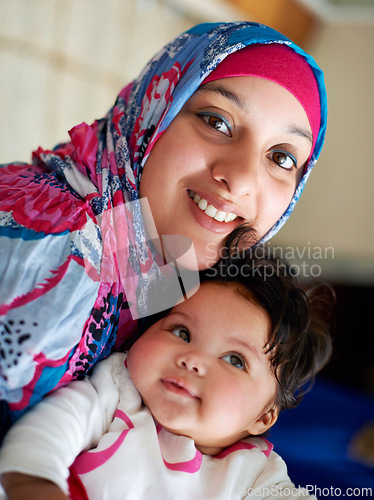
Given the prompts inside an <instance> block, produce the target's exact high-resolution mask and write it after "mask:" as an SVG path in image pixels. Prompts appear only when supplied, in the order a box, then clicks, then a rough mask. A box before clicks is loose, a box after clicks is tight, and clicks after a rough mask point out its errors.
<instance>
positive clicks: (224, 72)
mask: <svg viewBox="0 0 374 500" xmlns="http://www.w3.org/2000/svg"><path fill="white" fill-rule="evenodd" d="M230 76H257V77H260V78H266V79H267V80H271V81H273V82H275V83H277V84H278V85H281V86H282V87H284V88H285V89H287V90H288V91H289V92H291V94H292V95H293V96H294V97H296V99H297V100H298V101H299V103H300V104H301V105H302V107H303V108H304V111H305V113H306V115H307V117H308V120H309V123H310V126H311V129H312V135H313V147H312V151H313V150H314V145H315V143H316V140H317V137H318V132H319V128H320V123H321V109H320V100H319V92H318V86H317V82H316V79H315V77H314V74H313V71H312V69H311V67H310V66H309V64H308V63H307V62H306V61H305V59H304V58H303V57H302V56H301V55H299V54H297V53H296V52H295V51H294V50H292V49H291V48H289V47H287V45H284V44H279V43H272V44H255V45H249V46H247V47H245V48H243V49H240V50H238V51H236V52H234V53H233V54H230V55H228V56H227V57H226V58H225V59H224V60H223V61H222V62H221V63H220V64H219V65H218V66H217V68H216V69H215V70H214V71H212V73H210V74H209V75H208V76H207V77H206V79H205V80H204V81H203V83H208V82H211V81H212V80H218V79H219V78H227V77H230Z"/></svg>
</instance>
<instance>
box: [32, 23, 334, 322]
mask: <svg viewBox="0 0 374 500" xmlns="http://www.w3.org/2000/svg"><path fill="white" fill-rule="evenodd" d="M257 44H259V45H268V44H278V45H281V46H285V47H287V48H288V50H289V51H292V53H293V54H295V56H297V58H299V59H301V60H302V61H303V63H302V66H303V67H307V68H308V71H309V72H312V73H313V75H314V77H315V81H314V85H315V88H316V89H317V91H316V90H315V89H314V94H313V99H312V100H311V102H312V105H310V103H309V104H305V103H306V102H307V101H308V99H307V98H306V97H303V95H304V94H303V85H302V84H299V85H298V86H297V91H298V92H299V94H298V96H297V97H298V98H299V100H300V99H301V101H302V105H303V107H304V109H305V110H306V112H307V115H308V118H309V120H310V121H311V113H312V114H313V113H314V114H313V119H312V122H311V125H312V130H313V143H314V145H313V150H312V152H311V155H310V158H309V160H308V163H307V165H306V167H305V169H304V172H303V175H302V178H301V180H300V182H299V184H298V186H297V188H296V190H295V193H294V195H293V198H292V200H291V202H290V204H289V206H288V208H287V209H286V211H285V212H284V213H283V215H282V216H281V217H280V218H279V220H278V221H276V222H275V224H274V226H273V227H272V228H271V229H270V230H269V231H268V233H267V234H266V235H265V236H264V237H263V238H262V240H261V242H260V243H264V242H265V241H267V240H269V239H270V238H271V237H272V236H273V235H274V234H275V233H276V232H277V231H278V230H279V229H280V228H281V227H282V226H283V224H284V223H285V222H286V221H287V219H288V217H289V215H290V214H291V212H292V211H293V209H294V207H295V204H296V202H297V200H298V199H299V197H300V195H301V193H302V191H303V189H304V186H305V183H306V181H307V179H308V177H309V174H310V172H311V170H312V168H313V166H314V164H315V163H316V161H317V159H318V157H319V154H320V152H321V148H322V145H323V141H324V137H325V131H326V118H327V104H326V102H327V100H326V90H325V85H324V79H323V73H322V71H321V69H320V68H319V67H318V66H317V64H316V62H315V61H314V59H313V58H312V57H311V56H310V55H308V54H307V53H305V52H304V51H303V50H302V49H301V48H300V47H298V46H297V45H296V44H295V43H294V42H292V41H291V40H289V39H288V38H287V37H285V36H284V35H282V34H281V33H279V32H277V31H275V30H273V29H272V28H269V27H267V26H264V25H261V24H257V23H252V22H244V21H239V22H232V23H207V24H201V25H198V26H195V27H194V28H192V29H190V30H188V31H187V32H185V33H182V34H181V35H180V36H178V37H177V38H175V39H174V40H173V41H171V42H170V43H169V44H167V45H166V46H165V47H164V48H162V49H161V50H160V51H159V52H158V53H157V54H156V55H155V56H154V57H153V58H152V59H151V60H150V61H149V62H148V64H147V65H146V66H145V68H144V69H143V71H142V72H141V73H140V75H139V76H138V77H137V78H136V79H135V80H134V81H132V82H131V83H130V84H129V85H127V86H126V87H124V88H123V89H122V90H121V92H120V93H119V95H118V97H117V100H116V101H115V104H114V106H113V107H112V108H111V109H110V110H109V112H108V114H107V115H106V116H105V117H104V118H102V119H100V120H97V121H95V122H94V123H93V124H92V125H87V124H85V123H82V124H80V125H78V126H76V127H74V128H73V129H72V130H71V131H70V132H69V133H70V137H71V142H69V143H66V144H62V145H59V146H58V147H57V148H55V150H53V151H44V150H41V149H39V150H38V151H37V152H36V153H35V154H34V162H36V163H38V164H40V163H42V164H44V165H47V166H48V167H50V168H53V169H55V170H57V172H58V173H59V174H60V176H63V177H64V178H65V179H66V181H67V182H68V183H69V184H70V186H71V187H72V188H73V189H74V190H75V191H76V192H78V193H79V194H80V195H81V196H82V197H84V198H85V199H87V200H88V201H89V203H90V204H91V206H92V208H93V210H94V212H95V213H96V214H97V215H98V216H99V217H100V216H101V217H102V220H101V226H102V238H103V242H104V246H105V242H106V248H107V253H108V258H107V259H103V261H102V263H101V266H102V267H101V273H103V269H107V272H108V273H109V275H110V277H111V279H113V276H114V275H116V273H117V274H118V268H122V269H123V268H125V269H126V270H125V272H122V277H121V279H122V281H123V282H124V283H125V285H124V288H125V290H126V295H129V294H130V295H131V294H132V295H131V296H130V297H128V298H129V299H130V302H133V303H138V306H139V308H140V310H141V309H142V308H143V309H144V307H146V294H147V289H148V286H149V283H150V279H151V276H152V274H154V273H156V274H157V273H159V269H158V264H157V263H156V261H157V257H156V256H155V252H154V249H153V248H152V245H149V244H148V241H149V240H150V239H152V238H153V237H157V233H155V232H152V231H151V232H152V234H151V235H150V234H149V230H148V235H147V234H146V233H145V229H144V224H143V219H142V213H141V212H142V211H141V203H140V202H139V197H138V193H139V185H140V180H141V175H142V172H143V169H144V168H147V158H148V157H149V155H150V154H151V152H152V148H153V146H154V144H155V143H156V141H157V140H158V138H159V137H160V136H161V135H162V133H163V132H164V131H165V130H166V129H167V127H168V126H169V125H170V123H171V122H172V120H173V118H174V117H175V116H176V115H177V114H178V112H179V111H180V110H181V108H182V107H183V105H184V104H185V103H186V101H187V100H188V99H189V98H190V97H191V96H192V94H193V93H194V92H195V91H196V90H197V88H198V87H199V86H200V85H201V84H202V83H203V82H204V80H205V81H208V80H209V75H211V74H212V75H214V71H219V68H220V64H221V63H222V66H223V64H224V60H225V59H226V58H228V59H227V60H229V57H230V55H234V56H237V58H238V59H240V56H241V54H244V52H245V51H243V52H241V51H242V49H245V48H246V47H248V46H251V45H252V46H254V45H257ZM259 60H261V57H260V58H259ZM212 72H213V73H212ZM265 73H266V71H265ZM265 77H268V76H267V74H266V76H265ZM269 78H270V77H269ZM278 80H279V79H278ZM289 81H292V78H290V79H289ZM277 83H280V82H279V81H277ZM302 83H303V82H302ZM280 84H282V85H283V86H286V85H285V84H283V81H282V83H280ZM290 91H292V92H293V93H294V95H295V91H294V89H293V90H290ZM316 92H317V94H318V95H317V97H316ZM305 93H306V92H305ZM318 101H319V102H318ZM308 102H309V101H308ZM316 102H317V103H318V105H319V106H318V107H317V108H318V109H317V112H316V111H315V108H316V106H313V104H315V103H316ZM308 106H309V108H308V110H309V111H307V107H308ZM310 110H312V111H310ZM316 113H317V115H318V116H317V117H316ZM317 123H318V125H316V124H317ZM143 206H144V205H143ZM113 210H114V211H115V213H114V216H113ZM108 211H109V212H110V216H107V215H106V214H108ZM113 219H116V221H115V223H114V222H113ZM113 224H115V226H116V230H117V238H116V241H114V242H113V237H112V236H110V234H111V232H110V231H109V230H107V229H106V226H108V227H109V226H111V227H112V226H113ZM118 228H121V231H120V237H119V232H118V230H119V229H118ZM106 240H107V241H106ZM113 255H116V256H117V257H118V256H122V257H118V258H122V259H123V260H124V261H126V262H125V264H123V265H121V263H119V262H115V263H113ZM113 268H115V269H113ZM115 279H117V278H115ZM135 290H137V291H136V293H135V295H134V293H133V292H134V291H135ZM148 313H149V311H148ZM145 314H147V313H146V312H144V314H143V313H140V315H141V316H143V315H145Z"/></svg>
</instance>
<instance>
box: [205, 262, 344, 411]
mask: <svg viewBox="0 0 374 500" xmlns="http://www.w3.org/2000/svg"><path fill="white" fill-rule="evenodd" d="M218 264H219V265H216V266H215V267H214V268H212V269H208V270H207V271H203V272H202V273H201V282H202V283H204V282H213V283H217V284H222V285H229V286H232V285H234V286H236V291H237V292H238V293H240V294H241V295H242V296H244V297H245V298H247V299H248V300H251V301H252V302H254V303H256V304H258V305H259V306H261V307H262V308H263V309H264V310H265V311H266V313H267V314H268V315H269V318H270V322H271V329H270V333H269V339H268V343H267V345H266V346H264V347H265V348H266V352H267V353H268V354H269V355H270V362H271V365H272V368H273V372H274V376H275V378H276V380H277V382H278V394H277V400H276V403H275V404H276V406H277V408H278V411H279V412H280V411H282V410H284V409H287V408H294V407H295V406H296V405H297V404H298V403H299V402H300V400H301V398H302V396H303V394H305V392H306V391H307V390H308V389H309V388H310V387H311V386H312V384H313V382H314V378H315V375H316V374H317V372H319V371H320V370H321V369H322V368H323V367H324V366H325V365H326V364H327V362H328V361H329V359H330V357H331V354H332V337H331V334H330V329H331V324H330V323H331V318H332V311H333V307H332V306H333V302H334V294H333V291H332V289H331V287H329V286H328V285H315V286H314V287H312V288H310V289H309V290H303V289H301V288H300V287H299V286H298V285H297V284H296V282H295V279H294V278H293V277H292V275H291V272H290V268H289V266H288V265H287V264H286V263H285V262H284V261H282V260H281V259H278V258H275V257H266V258H261V259H257V258H252V257H251V255H250V254H248V256H244V257H243V256H242V257H240V258H231V257H226V258H224V259H222V260H221V261H220V262H219V263H218Z"/></svg>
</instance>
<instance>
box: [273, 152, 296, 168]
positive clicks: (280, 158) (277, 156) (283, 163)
mask: <svg viewBox="0 0 374 500" xmlns="http://www.w3.org/2000/svg"><path fill="white" fill-rule="evenodd" d="M268 158H270V160H272V161H273V162H275V163H276V164H277V165H278V167H281V168H284V169H285V170H292V169H293V168H297V161H296V158H295V157H294V156H293V155H292V154H290V153H288V152H287V151H283V150H280V149H279V150H273V151H270V153H269V154H268Z"/></svg>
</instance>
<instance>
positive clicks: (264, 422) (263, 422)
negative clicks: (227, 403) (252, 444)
mask: <svg viewBox="0 0 374 500" xmlns="http://www.w3.org/2000/svg"><path fill="white" fill-rule="evenodd" d="M278 414H279V411H278V407H277V406H276V405H274V406H273V407H272V408H270V410H268V411H266V412H264V413H263V414H262V415H260V416H259V417H258V419H257V420H255V421H254V422H252V424H251V425H250V427H249V428H248V429H247V431H248V434H249V435H250V436H258V435H259V434H263V433H264V432H265V431H267V430H268V429H270V427H272V426H273V425H274V424H275V422H276V421H277V418H278Z"/></svg>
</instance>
